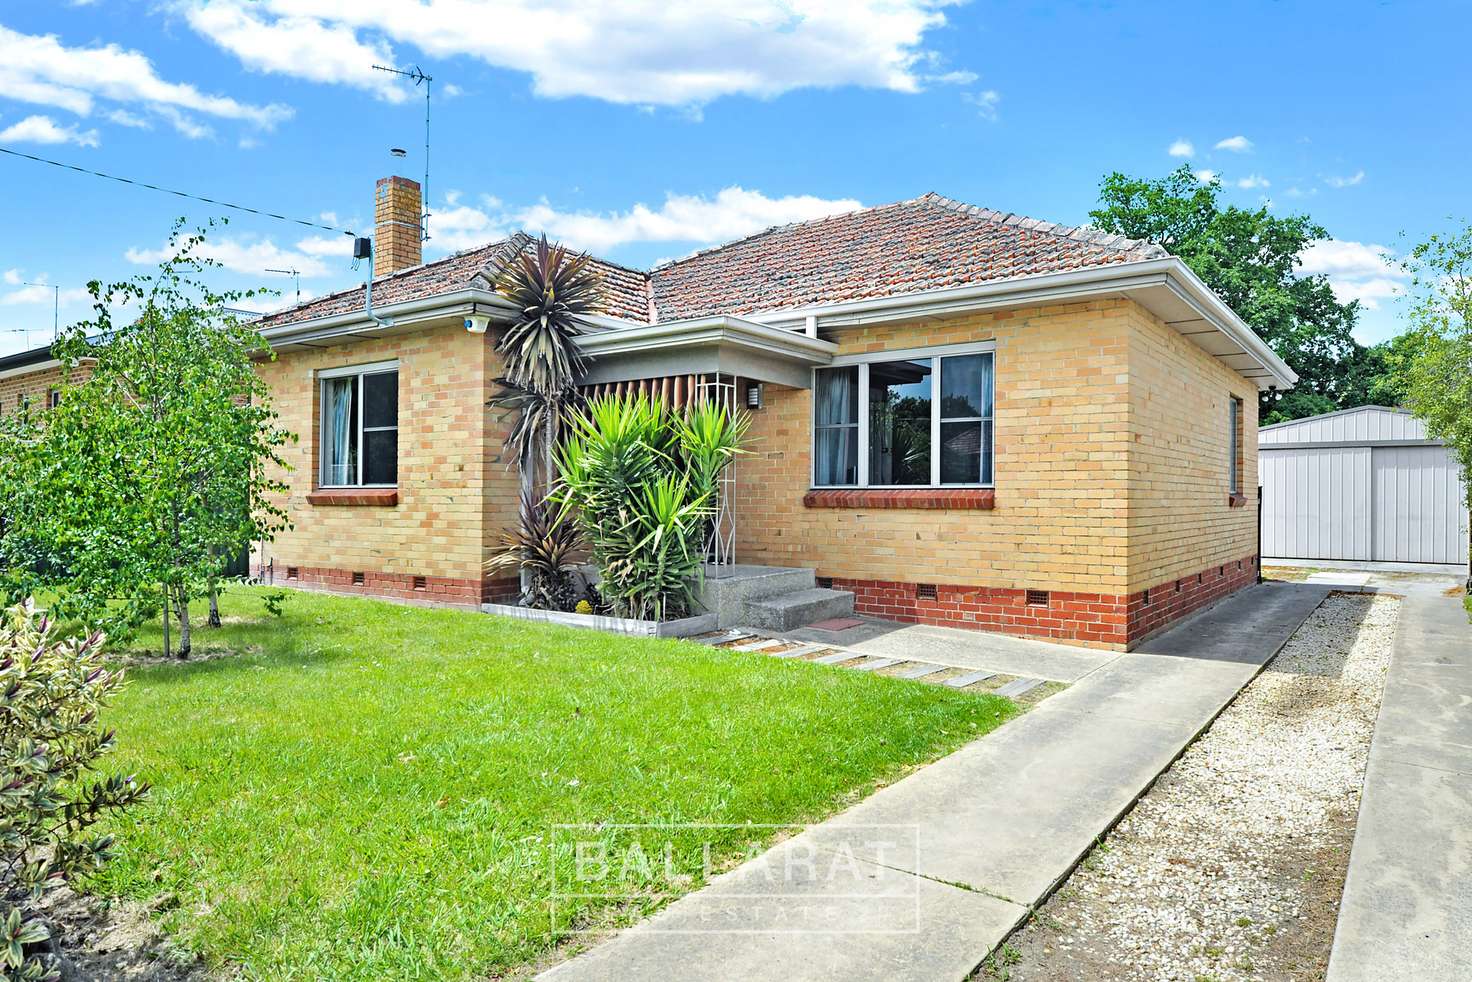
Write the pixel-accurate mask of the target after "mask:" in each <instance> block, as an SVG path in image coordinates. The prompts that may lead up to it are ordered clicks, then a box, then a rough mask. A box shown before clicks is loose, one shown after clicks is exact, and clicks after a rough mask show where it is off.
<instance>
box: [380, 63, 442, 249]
mask: <svg viewBox="0 0 1472 982" xmlns="http://www.w3.org/2000/svg"><path fill="white" fill-rule="evenodd" d="M373 68H374V70H375V71H380V72H388V73H389V74H390V75H399V76H402V77H403V78H407V79H412V80H413V81H414V87H415V88H418V87H419V83H420V82H423V83H424V185H423V190H424V200H423V202H422V204H423V205H424V217H423V218H422V219H421V220H420V229H419V235H420V240H421V241H423V242H428V241H429V86H430V83H431V82H433V81H434V76H433V75H426V74H424V71H423V69H421V68H420V67H419V66H418V65H415V66H414V67H413V68H412V69H410V70H407V71H406V70H405V69H402V68H394V67H392V66H390V65H374V66H373Z"/></svg>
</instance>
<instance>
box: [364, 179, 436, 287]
mask: <svg viewBox="0 0 1472 982" xmlns="http://www.w3.org/2000/svg"><path fill="white" fill-rule="evenodd" d="M421 205H422V199H421V198H420V191H419V182H418V181H411V180H409V179H408V178H407V177H385V178H382V179H380V180H379V182H378V186H377V187H376V188H375V189H374V192H373V224H374V240H373V275H374V276H387V275H388V274H389V273H397V272H398V271H399V270H401V269H408V268H409V267H410V266H418V265H419V264H420V263H421V262H423V261H424V252H423V240H422V228H421V226H420V224H419V223H420V211H421Z"/></svg>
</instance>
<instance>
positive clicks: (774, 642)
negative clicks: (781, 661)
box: [731, 638, 788, 651]
mask: <svg viewBox="0 0 1472 982" xmlns="http://www.w3.org/2000/svg"><path fill="white" fill-rule="evenodd" d="M787 643H788V642H786V641H783V640H782V639H781V638H762V639H760V640H758V641H752V642H749V643H747V644H738V645H736V646H735V647H734V648H732V649H731V650H732V651H761V650H763V649H765V648H780V647H782V646H783V645H784V644H787Z"/></svg>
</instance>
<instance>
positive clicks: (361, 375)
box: [315, 359, 399, 490]
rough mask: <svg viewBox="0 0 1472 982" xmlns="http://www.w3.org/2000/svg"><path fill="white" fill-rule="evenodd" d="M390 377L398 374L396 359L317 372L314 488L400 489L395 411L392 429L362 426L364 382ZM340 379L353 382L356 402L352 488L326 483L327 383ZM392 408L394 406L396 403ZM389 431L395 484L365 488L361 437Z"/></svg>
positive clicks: (397, 425)
mask: <svg viewBox="0 0 1472 982" xmlns="http://www.w3.org/2000/svg"><path fill="white" fill-rule="evenodd" d="M390 373H392V374H393V375H395V376H397V375H398V374H399V362H398V359H394V360H393V361H376V362H370V363H369V364H366V365H347V366H344V367H342V368H324V369H319V370H318V371H317V372H316V373H315V376H316V385H317V487H319V488H321V489H324V490H337V489H352V488H397V487H398V486H399V482H398V479H397V478H398V473H399V468H398V440H397V434H398V431H399V417H398V413H397V411H396V412H395V414H394V425H393V426H364V425H363V423H364V420H365V418H366V416H367V413H366V412H365V408H366V406H365V404H364V400H363V379H365V378H367V377H368V376H371V375H388V374H390ZM341 378H352V379H353V380H354V383H353V398H354V399H356V400H357V403H358V426H357V432H356V433H355V434H354V435H353V436H354V439H355V440H356V441H357V445H358V458H357V460H358V467H357V470H358V474H357V476H358V478H359V479H360V480H359V481H358V482H357V483H355V484H333V483H329V482H328V480H327V453H326V450H327V383H328V382H331V381H333V380H335V379H341ZM397 383H398V379H397V378H396V379H395V386H396V387H397ZM395 404H396V405H397V399H396V400H395ZM389 430H393V431H394V433H395V436H396V439H395V440H394V476H395V480H394V481H393V483H392V484H365V483H363V482H362V480H361V478H362V476H363V434H364V433H385V432H388V431H389Z"/></svg>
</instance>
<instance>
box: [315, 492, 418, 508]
mask: <svg viewBox="0 0 1472 982" xmlns="http://www.w3.org/2000/svg"><path fill="white" fill-rule="evenodd" d="M398 503H399V489H398V488H319V489H318V490H316V491H313V492H312V493H311V494H309V495H307V504H309V505H349V506H355V507H359V508H375V507H376V508H392V507H393V506H394V505H397V504H398Z"/></svg>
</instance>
